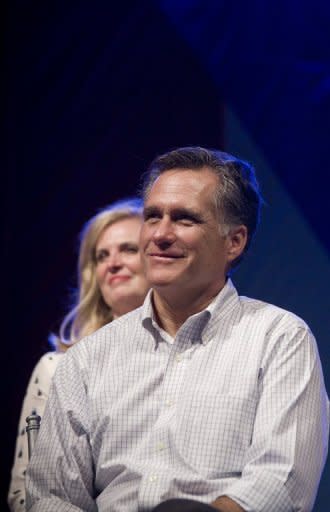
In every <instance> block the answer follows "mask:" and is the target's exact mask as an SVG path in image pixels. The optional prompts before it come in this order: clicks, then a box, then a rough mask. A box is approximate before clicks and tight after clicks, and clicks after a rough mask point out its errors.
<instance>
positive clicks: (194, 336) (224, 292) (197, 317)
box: [142, 278, 239, 344]
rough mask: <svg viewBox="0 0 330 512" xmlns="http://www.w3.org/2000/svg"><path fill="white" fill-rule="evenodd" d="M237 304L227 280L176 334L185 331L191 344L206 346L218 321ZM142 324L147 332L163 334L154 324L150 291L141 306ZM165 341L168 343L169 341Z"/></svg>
mask: <svg viewBox="0 0 330 512" xmlns="http://www.w3.org/2000/svg"><path fill="white" fill-rule="evenodd" d="M238 303H239V297H238V294H237V291H236V288H235V286H234V285H233V283H232V281H231V279H230V278H228V279H227V281H226V284H225V286H224V287H223V288H222V289H221V290H220V292H219V293H218V294H217V295H216V296H215V297H214V299H213V300H212V302H211V303H210V304H209V305H208V306H207V307H206V308H205V309H204V310H202V311H200V312H199V313H196V314H194V315H192V316H190V317H189V318H187V320H186V321H185V323H184V324H183V325H182V326H181V327H180V329H179V331H178V333H177V334H179V333H181V332H182V331H187V332H186V335H187V334H189V333H190V334H191V343H196V342H199V343H203V344H206V343H207V342H208V341H209V340H210V339H211V338H212V337H213V336H214V335H215V333H216V331H217V329H218V328H219V321H220V320H221V319H222V318H223V317H224V316H226V315H227V314H228V313H229V312H231V311H232V309H233V308H234V307H235V306H236V305H237V304H238ZM142 324H143V325H144V327H146V328H148V330H155V331H156V332H157V333H158V334H160V333H161V332H164V331H163V330H162V329H161V328H160V327H159V325H158V324H157V322H156V318H155V312H154V310H153V305H152V290H149V292H148V294H147V296H146V298H145V300H144V303H143V306H142ZM165 334H166V333H165ZM168 336H169V335H168ZM163 337H164V336H163ZM165 338H166V336H165ZM166 341H169V339H167V340H166Z"/></svg>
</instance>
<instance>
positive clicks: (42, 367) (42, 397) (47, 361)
mask: <svg viewBox="0 0 330 512" xmlns="http://www.w3.org/2000/svg"><path fill="white" fill-rule="evenodd" d="M61 356H62V354H59V353H55V352H48V353H47V354H44V355H43V356H42V357H41V359H40V360H39V361H38V363H37V364H36V366H35V368H34V370H33V372H32V375H31V377H30V380H29V383H28V386H27V389H26V393H25V397H24V400H23V405H22V409H21V414H20V419H19V424H18V432H17V439H16V446H15V455H14V463H13V467H12V470H11V480H10V486H9V492H8V504H9V508H10V510H11V512H24V511H25V485H24V483H25V471H26V467H27V464H28V442H27V434H26V430H25V427H26V425H27V424H26V418H27V416H29V415H30V414H38V415H39V416H42V415H43V413H44V410H45V405H46V401H47V398H48V393H49V387H50V383H51V380H52V377H53V374H54V372H55V369H56V365H57V362H58V360H59V358H60V357H61Z"/></svg>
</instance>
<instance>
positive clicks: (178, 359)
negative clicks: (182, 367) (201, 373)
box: [175, 354, 182, 363]
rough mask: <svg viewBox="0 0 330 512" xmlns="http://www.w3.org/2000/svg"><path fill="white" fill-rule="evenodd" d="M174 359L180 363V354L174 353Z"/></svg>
mask: <svg viewBox="0 0 330 512" xmlns="http://www.w3.org/2000/svg"><path fill="white" fill-rule="evenodd" d="M175 360H176V362H177V363H180V361H182V356H181V355H180V354H176V356H175Z"/></svg>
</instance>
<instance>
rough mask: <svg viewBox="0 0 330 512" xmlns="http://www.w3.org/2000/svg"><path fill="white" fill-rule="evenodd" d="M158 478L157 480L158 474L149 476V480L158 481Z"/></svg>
mask: <svg viewBox="0 0 330 512" xmlns="http://www.w3.org/2000/svg"><path fill="white" fill-rule="evenodd" d="M156 480H157V475H151V476H150V477H149V482H156Z"/></svg>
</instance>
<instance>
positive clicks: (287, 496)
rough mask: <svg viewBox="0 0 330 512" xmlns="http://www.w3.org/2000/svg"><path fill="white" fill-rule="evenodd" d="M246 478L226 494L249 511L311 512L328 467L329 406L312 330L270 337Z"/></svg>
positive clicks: (245, 466) (284, 330)
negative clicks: (325, 469)
mask: <svg viewBox="0 0 330 512" xmlns="http://www.w3.org/2000/svg"><path fill="white" fill-rule="evenodd" d="M271 338H272V339H271V343H270V344H269V349H268V350H267V353H266V354H265V357H264V364H263V368H262V370H261V375H260V388H259V389H260V399H259V404H258V408H257V413H256V419H255V425H254V431H253V436H252V441H251V445H250V448H249V450H248V452H247V454H246V458H245V464H244V469H243V472H242V478H241V479H239V480H238V481H237V482H235V483H234V484H233V485H232V486H231V487H230V489H228V492H226V494H227V495H228V496H229V497H231V498H232V499H233V500H235V501H237V503H239V504H240V505H241V506H242V507H243V509H244V510H246V511H247V512H250V511H256V510H258V511H260V512H263V511H265V512H266V511H267V512H279V511H283V512H284V511H285V512H289V511H294V510H299V511H301V512H310V511H311V510H312V508H313V503H314V501H315V497H316V492H317V489H318V485H319V481H320V478H321V473H322V470H323V467H324V464H325V459H326V455H327V449H328V436H329V401H328V397H327V394H326V391H325V386H324V380H323V374H322V369H321V364H320V360H319V355H318V350H317V346H316V342H315V339H314V337H313V335H312V334H311V332H310V330H309V329H308V327H303V326H298V327H296V328H294V329H292V328H291V329H287V328H285V329H283V328H282V332H280V331H277V332H274V333H273V334H272V336H271Z"/></svg>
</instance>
